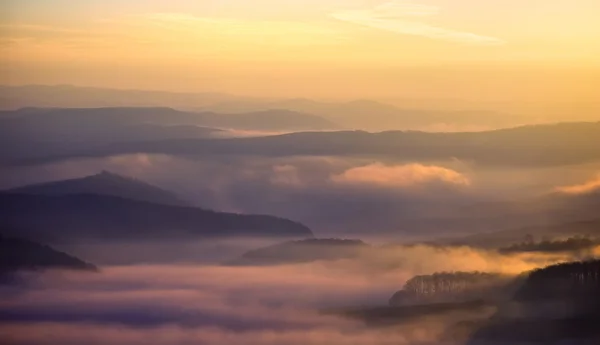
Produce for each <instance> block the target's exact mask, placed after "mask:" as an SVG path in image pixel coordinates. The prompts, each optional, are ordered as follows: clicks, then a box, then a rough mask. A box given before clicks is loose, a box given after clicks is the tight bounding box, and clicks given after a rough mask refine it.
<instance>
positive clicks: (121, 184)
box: [6, 171, 190, 206]
mask: <svg viewBox="0 0 600 345" xmlns="http://www.w3.org/2000/svg"><path fill="white" fill-rule="evenodd" d="M6 192H7V193H11V194H34V195H47V196H61V195H74V194H96V195H108V196H117V197H121V198H125V199H132V200H138V201H147V202H151V203H156V204H164V205H173V206H190V204H189V203H187V202H185V201H183V200H181V199H180V198H179V197H178V196H177V195H175V194H174V193H172V192H169V191H166V190H163V189H161V188H158V187H156V186H153V185H151V184H148V183H145V182H143V181H140V180H136V179H133V178H129V177H123V176H120V175H118V174H114V173H111V172H108V171H102V172H101V173H99V174H96V175H91V176H86V177H82V178H76V179H71V180H64V181H55V182H47V183H41V184H34V185H29V186H23V187H19V188H14V189H11V190H8V191H6Z"/></svg>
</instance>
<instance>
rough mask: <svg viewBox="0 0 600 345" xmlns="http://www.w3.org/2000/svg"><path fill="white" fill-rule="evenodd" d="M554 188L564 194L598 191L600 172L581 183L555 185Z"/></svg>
mask: <svg viewBox="0 0 600 345" xmlns="http://www.w3.org/2000/svg"><path fill="white" fill-rule="evenodd" d="M556 190H557V191H558V192H561V193H565V194H588V193H594V192H598V191H600V174H598V175H597V176H596V177H595V178H593V179H591V180H589V181H587V182H584V183H582V184H576V185H571V186H562V187H557V188H556Z"/></svg>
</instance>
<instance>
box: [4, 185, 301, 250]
mask: <svg viewBox="0 0 600 345" xmlns="http://www.w3.org/2000/svg"><path fill="white" fill-rule="evenodd" d="M0 225H2V226H6V227H9V228H19V229H27V232H26V233H22V235H23V236H26V237H28V238H32V239H36V240H37V239H39V240H43V241H45V242H49V243H52V242H54V241H57V242H60V241H77V240H80V239H96V240H111V239H145V240H152V239H173V238H177V239H194V238H195V239H200V238H205V237H281V238H286V237H287V238H294V237H295V238H306V237H312V232H311V231H310V229H309V228H307V227H306V226H304V225H302V224H300V223H296V222H293V221H290V220H287V219H282V218H277V217H272V216H264V215H242V214H233V213H224V212H215V211H209V210H204V209H200V208H193V207H180V206H170V205H161V204H155V203H149V202H144V201H136V200H130V199H123V198H119V197H114V196H105V195H93V194H77V195H66V196H41V195H26V194H7V193H1V194H0ZM8 235H15V234H8Z"/></svg>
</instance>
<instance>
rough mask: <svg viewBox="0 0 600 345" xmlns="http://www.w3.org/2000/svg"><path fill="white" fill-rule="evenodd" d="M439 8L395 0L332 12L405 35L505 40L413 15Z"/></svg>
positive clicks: (477, 42) (430, 13) (459, 40)
mask: <svg viewBox="0 0 600 345" xmlns="http://www.w3.org/2000/svg"><path fill="white" fill-rule="evenodd" d="M439 12H440V8H439V7H437V6H431V5H422V4H416V3H411V2H407V1H397V0H396V1H390V2H387V3H384V4H382V5H379V6H376V7H374V8H371V9H366V10H347V11H338V12H334V13H332V14H331V16H332V17H333V18H335V19H338V20H342V21H346V22H350V23H354V24H358V25H362V26H367V27H371V28H375V29H380V30H386V31H391V32H395V33H399V34H403V35H412V36H422V37H427V38H431V39H439V40H445V41H450V42H456V43H463V44H475V45H500V44H503V43H504V41H502V40H501V39H498V38H495V37H490V36H483V35H479V34H475V33H471V32H466V31H458V30H454V29H448V28H443V27H438V26H434V25H431V24H428V23H425V22H422V21H416V20H414V19H411V18H423V17H430V16H434V15H436V14H438V13H439Z"/></svg>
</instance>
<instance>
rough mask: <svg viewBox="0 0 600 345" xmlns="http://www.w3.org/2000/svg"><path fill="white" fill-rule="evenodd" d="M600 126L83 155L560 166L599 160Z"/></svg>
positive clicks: (195, 144)
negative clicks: (355, 157) (325, 158)
mask: <svg viewBox="0 0 600 345" xmlns="http://www.w3.org/2000/svg"><path fill="white" fill-rule="evenodd" d="M599 136H600V122H596V123H591V122H590V123H561V124H555V125H539V126H524V127H517V128H511V129H505V130H496V131H488V132H473V133H427V132H398V131H395V132H382V133H375V134H372V133H367V132H361V131H344V132H301V133H291V134H284V135H277V136H268V137H258V138H238V139H228V140H202V139H200V140H168V141H154V142H139V143H129V144H118V145H112V146H110V147H105V148H102V149H98V150H96V151H91V152H88V153H83V152H82V153H81V155H92V156H103V155H113V154H118V153H128V152H129V153H131V152H145V153H167V154H235V155H240V154H246V155H264V156H290V155H386V156H390V157H397V158H402V159H404V160H419V161H429V160H440V159H461V160H466V161H474V162H477V163H481V164H487V165H513V166H514V165H518V166H536V165H545V166H548V165H557V164H560V165H564V164H575V163H583V162H589V161H594V160H600V140H598V137H599Z"/></svg>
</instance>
